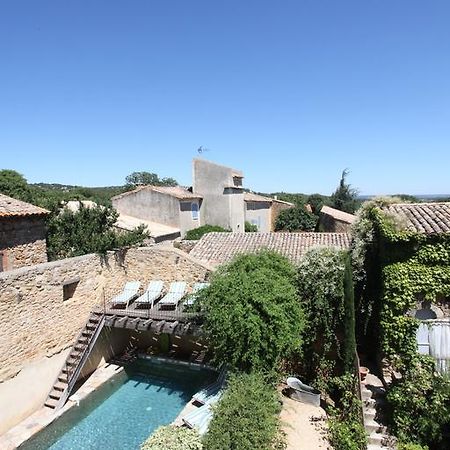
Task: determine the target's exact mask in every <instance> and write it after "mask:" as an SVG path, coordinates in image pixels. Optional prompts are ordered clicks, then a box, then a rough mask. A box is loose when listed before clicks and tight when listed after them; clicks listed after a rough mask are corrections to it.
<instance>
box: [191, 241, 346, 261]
mask: <svg viewBox="0 0 450 450" xmlns="http://www.w3.org/2000/svg"><path fill="white" fill-rule="evenodd" d="M312 247H336V248H339V249H343V250H346V249H348V248H349V247H350V236H349V235H348V234H346V233H208V234H205V235H204V236H203V237H202V238H201V239H200V241H199V242H198V243H197V244H196V245H195V247H194V248H193V249H192V251H191V252H190V255H191V256H193V257H194V258H197V259H199V260H201V261H203V262H207V263H208V264H210V265H213V266H215V265H219V264H223V263H226V262H228V261H231V260H232V259H233V258H234V257H235V256H236V255H238V254H240V253H252V252H255V251H257V250H260V249H262V248H268V249H269V250H274V251H276V252H279V253H281V254H282V255H284V256H286V257H287V258H289V260H291V261H292V262H293V263H299V262H300V260H301V258H302V257H303V255H304V254H305V253H306V252H307V250H309V249H310V248H312Z"/></svg>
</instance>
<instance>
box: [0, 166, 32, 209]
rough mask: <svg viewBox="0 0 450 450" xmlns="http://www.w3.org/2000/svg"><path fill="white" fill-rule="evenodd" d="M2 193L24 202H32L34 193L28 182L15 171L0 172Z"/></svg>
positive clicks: (4, 170)
mask: <svg viewBox="0 0 450 450" xmlns="http://www.w3.org/2000/svg"><path fill="white" fill-rule="evenodd" d="M0 192H1V193H2V194H5V195H8V196H9V197H13V198H17V199H18V200H22V201H24V202H30V201H31V200H32V193H31V189H30V187H29V186H28V183H27V180H26V179H25V178H24V176H23V175H21V174H20V173H19V172H16V171H15V170H9V169H3V170H0Z"/></svg>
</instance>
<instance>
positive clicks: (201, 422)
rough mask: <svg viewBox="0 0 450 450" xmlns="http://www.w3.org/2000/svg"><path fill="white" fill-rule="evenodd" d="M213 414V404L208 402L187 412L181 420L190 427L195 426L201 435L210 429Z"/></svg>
mask: <svg viewBox="0 0 450 450" xmlns="http://www.w3.org/2000/svg"><path fill="white" fill-rule="evenodd" d="M212 415H213V413H212V405H211V404H209V403H208V404H206V405H203V406H200V407H199V408H197V409H195V410H194V411H192V412H190V413H189V414H186V416H184V417H182V419H181V420H182V421H183V422H184V423H185V424H186V425H187V426H188V427H189V428H195V429H196V430H197V431H198V433H199V434H200V435H203V434H205V433H206V432H207V431H208V427H209V423H210V422H211V419H212Z"/></svg>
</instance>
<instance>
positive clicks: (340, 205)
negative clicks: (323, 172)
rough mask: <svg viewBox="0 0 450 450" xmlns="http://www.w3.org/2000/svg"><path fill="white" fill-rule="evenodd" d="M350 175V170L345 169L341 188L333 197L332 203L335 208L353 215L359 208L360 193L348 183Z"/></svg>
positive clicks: (340, 183) (340, 184) (338, 188)
mask: <svg viewBox="0 0 450 450" xmlns="http://www.w3.org/2000/svg"><path fill="white" fill-rule="evenodd" d="M348 174H349V171H348V169H344V170H343V172H342V176H341V181H340V182H339V186H338V187H337V189H336V191H335V192H334V193H333V195H332V196H331V202H332V206H333V208H336V209H339V210H341V211H345V212H348V213H350V214H353V213H354V212H355V211H356V208H357V207H358V200H357V195H358V191H357V190H356V189H353V188H352V187H351V185H350V184H348V183H347V182H346V178H347V175H348Z"/></svg>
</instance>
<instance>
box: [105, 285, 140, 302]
mask: <svg viewBox="0 0 450 450" xmlns="http://www.w3.org/2000/svg"><path fill="white" fill-rule="evenodd" d="M140 287H141V282H140V281H128V282H127V283H126V284H125V287H124V288H123V291H122V292H121V293H120V294H117V295H116V296H115V297H113V298H112V299H111V304H112V307H113V308H114V307H116V306H128V303H130V301H131V300H133V299H134V298H135V297H137V295H138V291H139V288H140Z"/></svg>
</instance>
